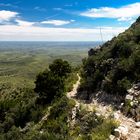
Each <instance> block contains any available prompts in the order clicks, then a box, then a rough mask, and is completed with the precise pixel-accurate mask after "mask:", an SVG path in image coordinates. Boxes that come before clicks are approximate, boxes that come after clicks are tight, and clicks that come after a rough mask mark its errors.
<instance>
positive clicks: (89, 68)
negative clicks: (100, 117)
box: [77, 17, 140, 140]
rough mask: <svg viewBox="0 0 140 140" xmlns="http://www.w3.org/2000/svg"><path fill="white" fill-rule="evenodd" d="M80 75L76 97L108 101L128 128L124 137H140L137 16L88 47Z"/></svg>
mask: <svg viewBox="0 0 140 140" xmlns="http://www.w3.org/2000/svg"><path fill="white" fill-rule="evenodd" d="M81 76H82V80H81V85H80V87H79V93H78V95H77V98H79V99H82V100H86V101H89V102H91V103H92V102H94V100H96V101H97V102H98V103H101V104H104V105H105V106H106V105H111V106H112V107H113V108H114V110H116V111H117V110H118V112H119V113H118V112H116V113H117V115H118V116H123V117H122V118H121V117H120V118H119V117H118V118H119V121H120V122H121V124H122V125H123V126H125V127H126V128H127V129H126V130H128V128H129V134H128V136H127V139H134V140H137V139H139V137H138V135H139V132H140V130H139V129H136V127H137V124H139V123H140V122H139V121H140V17H139V18H138V19H137V20H136V22H135V23H133V24H132V25H131V27H130V28H129V29H127V30H126V31H125V32H123V33H121V34H119V35H118V36H117V37H114V38H113V39H112V40H111V41H108V42H106V43H104V44H103V45H102V46H99V47H97V48H93V49H90V50H89V52H88V58H86V59H84V60H83V68H82V70H81ZM102 109H103V107H102ZM120 111H121V112H122V114H121V113H120ZM124 115H125V116H126V117H124ZM128 118H129V119H128ZM131 119H132V120H131ZM123 139H125V138H123Z"/></svg>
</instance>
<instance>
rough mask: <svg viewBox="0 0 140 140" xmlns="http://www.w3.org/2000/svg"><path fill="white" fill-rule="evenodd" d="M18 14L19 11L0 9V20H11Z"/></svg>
mask: <svg viewBox="0 0 140 140" xmlns="http://www.w3.org/2000/svg"><path fill="white" fill-rule="evenodd" d="M17 15H18V13H17V12H13V11H6V10H1V11H0V22H4V21H10V20H11V19H12V18H15V17H16V16H17Z"/></svg>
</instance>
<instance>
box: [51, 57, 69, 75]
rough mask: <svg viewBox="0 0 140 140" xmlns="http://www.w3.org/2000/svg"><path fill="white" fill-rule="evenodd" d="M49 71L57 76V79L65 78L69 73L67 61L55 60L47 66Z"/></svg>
mask: <svg viewBox="0 0 140 140" xmlns="http://www.w3.org/2000/svg"><path fill="white" fill-rule="evenodd" d="M49 69H50V71H51V72H52V73H53V74H55V75H58V76H59V77H63V76H64V77H66V76H67V74H68V73H70V72H71V66H70V65H69V63H68V62H67V61H64V60H62V59H56V60H54V62H53V63H52V64H51V65H50V66H49Z"/></svg>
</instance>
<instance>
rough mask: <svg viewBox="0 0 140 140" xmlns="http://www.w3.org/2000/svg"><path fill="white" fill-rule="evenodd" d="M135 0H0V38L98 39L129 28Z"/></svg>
mask: <svg viewBox="0 0 140 140" xmlns="http://www.w3.org/2000/svg"><path fill="white" fill-rule="evenodd" d="M139 9H140V1H138V0H96V1H93V0H0V40H9V41H14V40H15V41H20V40H21V41H100V40H101V37H100V29H101V31H102V34H103V39H104V41H105V40H109V39H111V38H112V37H113V36H116V35H117V34H119V33H120V32H123V31H124V30H125V29H126V28H128V27H129V26H130V25H131V24H132V23H133V22H134V21H135V20H136V18H137V17H138V16H139V15H140V10H139Z"/></svg>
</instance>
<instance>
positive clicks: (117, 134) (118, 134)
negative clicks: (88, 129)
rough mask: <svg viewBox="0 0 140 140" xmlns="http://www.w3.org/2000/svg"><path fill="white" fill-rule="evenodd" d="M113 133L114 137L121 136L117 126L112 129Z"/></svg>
mask: <svg viewBox="0 0 140 140" xmlns="http://www.w3.org/2000/svg"><path fill="white" fill-rule="evenodd" d="M114 135H115V137H117V138H120V137H121V131H120V130H119V129H118V128H116V129H115V130H114Z"/></svg>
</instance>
